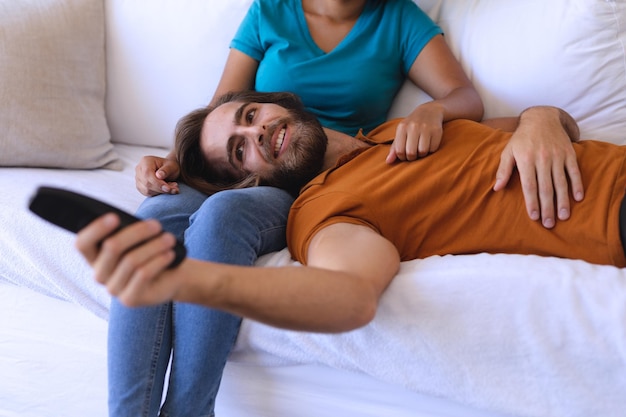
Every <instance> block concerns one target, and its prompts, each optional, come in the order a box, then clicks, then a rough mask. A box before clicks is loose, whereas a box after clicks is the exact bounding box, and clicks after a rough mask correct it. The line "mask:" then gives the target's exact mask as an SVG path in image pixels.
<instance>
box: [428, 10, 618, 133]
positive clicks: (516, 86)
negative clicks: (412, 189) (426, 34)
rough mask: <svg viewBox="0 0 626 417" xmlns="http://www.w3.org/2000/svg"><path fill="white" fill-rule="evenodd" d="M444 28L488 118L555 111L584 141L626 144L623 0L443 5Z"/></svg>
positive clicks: (441, 17) (441, 23) (440, 22)
mask: <svg viewBox="0 0 626 417" xmlns="http://www.w3.org/2000/svg"><path fill="white" fill-rule="evenodd" d="M439 24H440V25H441V26H442V27H443V29H444V31H445V32H446V37H447V40H448V42H449V44H450V45H451V46H452V48H453V50H454V52H455V54H456V55H457V57H459V60H460V61H461V63H462V65H463V67H464V68H465V70H466V72H467V73H468V74H469V75H470V77H471V79H472V81H473V82H474V85H475V86H476V88H477V89H478V92H479V93H480V95H481V96H482V98H483V101H484V103H485V111H486V117H496V116H506V115H516V114H517V113H519V112H520V111H521V110H523V109H524V108H526V107H528V106H532V105H536V104H550V105H555V106H559V107H561V108H563V109H565V110H567V111H568V112H569V113H571V114H572V115H573V116H574V117H575V118H576V120H577V121H578V123H579V125H580V128H581V134H582V137H583V138H595V139H601V140H606V141H611V142H614V143H618V144H626V55H625V48H626V2H625V1H624V0H549V1H519V0H481V1H472V2H461V1H443V4H442V8H441V10H440V20H439Z"/></svg>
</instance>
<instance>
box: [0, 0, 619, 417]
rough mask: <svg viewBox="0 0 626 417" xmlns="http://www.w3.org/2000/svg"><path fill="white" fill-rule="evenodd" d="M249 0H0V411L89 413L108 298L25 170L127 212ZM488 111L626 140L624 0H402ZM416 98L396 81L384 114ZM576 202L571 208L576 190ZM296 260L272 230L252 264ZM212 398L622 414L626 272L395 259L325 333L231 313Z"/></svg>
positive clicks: (199, 97) (264, 403)
mask: <svg viewBox="0 0 626 417" xmlns="http://www.w3.org/2000/svg"><path fill="white" fill-rule="evenodd" d="M250 2H251V0H228V1H226V0H224V1H221V0H216V1H206V0H133V1H128V0H105V1H100V0H30V1H18V2H15V1H11V0H0V54H2V55H3V56H1V57H0V103H1V104H2V108H1V112H0V165H1V166H2V168H0V178H1V179H2V182H3V188H4V192H3V193H1V194H0V202H1V204H2V210H1V211H0V226H1V230H2V234H1V235H0V253H1V254H2V256H1V258H0V317H2V318H0V369H1V370H2V371H1V375H2V377H1V378H0V415H2V416H20V417H24V416H66V417H74V416H86V415H89V416H103V415H106V392H105V391H106V389H105V388H106V370H105V360H106V349H105V343H106V342H105V335H106V319H107V309H108V301H109V297H108V295H107V294H106V292H105V291H104V290H103V289H102V288H101V287H99V286H98V285H96V284H95V283H94V282H93V281H92V279H91V276H90V270H89V268H88V266H87V265H86V264H85V263H84V262H83V261H82V259H81V258H80V257H79V256H78V254H77V253H76V252H75V251H74V249H73V236H72V235H70V234H69V233H67V232H64V231H62V230H60V229H57V228H55V227H53V226H50V225H48V224H46V223H45V222H43V221H41V220H40V219H38V218H36V217H35V216H33V215H31V214H30V213H29V212H28V210H27V209H26V206H27V203H28V199H29V197H30V195H31V194H32V192H33V191H34V189H35V188H36V187H37V186H38V185H42V184H48V185H56V186H62V187H66V188H69V189H73V190H78V191H82V192H85V193H88V194H91V195H94V196H97V197H99V198H102V199H104V200H106V201H108V202H110V203H112V204H115V205H117V206H119V207H121V208H124V209H127V210H129V211H133V210H134V209H136V207H137V206H138V204H139V203H140V202H141V201H142V198H143V197H142V196H141V195H140V194H139V193H138V192H137V191H136V190H135V188H134V165H135V164H136V163H137V161H138V160H139V158H140V156H142V155H144V154H161V155H163V154H165V153H166V152H167V150H168V148H169V147H170V146H171V144H172V131H173V127H174V124H175V122H176V121H177V120H178V118H179V117H181V116H182V115H183V114H185V113H186V112H188V111H189V110H191V109H194V108H196V107H198V106H201V105H204V104H206V103H207V102H208V100H209V99H210V98H211V96H212V93H213V90H214V88H215V86H216V84H217V81H218V79H219V76H220V74H221V70H222V66H223V63H224V60H225V57H226V54H227V52H228V44H229V41H230V39H231V37H232V35H233V34H234V32H235V30H236V28H237V26H238V23H239V21H240V20H241V18H242V16H243V15H244V13H245V11H246V10H247V7H248V5H249V4H250ZM417 3H418V4H419V5H420V6H421V7H422V8H423V9H424V10H425V11H427V12H428V13H429V14H430V16H431V17H432V18H433V19H434V20H435V21H437V22H438V23H439V24H440V25H441V26H442V27H443V29H444V31H445V34H446V39H447V40H448V43H449V44H450V46H451V48H452V50H453V51H454V53H455V54H456V56H457V57H458V59H459V60H460V62H461V63H462V65H463V67H464V68H465V70H466V71H467V73H468V75H469V76H470V78H471V79H472V81H473V82H474V84H475V86H476V88H477V89H478V91H479V93H480V94H481V95H482V98H483V100H484V103H485V107H486V116H487V117H494V116H502V115H512V114H516V113H518V112H519V111H520V110H522V109H524V108H526V107H528V106H530V105H535V104H551V105H556V106H559V107H562V108H564V109H566V110H567V111H569V112H570V113H571V114H572V115H573V116H574V117H575V118H576V119H577V120H578V122H579V124H580V127H581V131H582V135H583V137H585V138H597V139H602V140H608V141H612V142H615V143H618V144H626V53H625V48H626V0H552V1H516V0H472V1H470V0H467V1H457V0H417ZM426 99H427V97H426V96H425V95H424V94H423V93H421V92H419V91H418V90H417V89H415V88H411V87H410V86H408V85H407V86H406V87H405V88H404V89H403V90H402V91H401V93H400V95H399V96H398V99H397V100H396V104H395V106H394V108H393V110H392V113H391V114H390V117H393V116H400V115H403V114H406V112H407V111H408V109H410V108H411V107H412V106H414V105H415V104H416V103H417V102H419V101H421V100H426ZM574 210H575V208H574ZM290 263H292V261H291V259H290V258H289V255H288V253H287V252H286V251H281V252H277V253H275V254H271V255H269V256H266V257H264V258H263V259H261V260H260V261H259V264H260V265H267V264H273V265H274V264H276V265H285V264H290ZM217 410H218V415H220V416H221V415H223V416H230V417H237V416H272V417H280V416H294V415H296V416H299V417H308V416H338V415H341V416H435V415H446V416H465V417H466V416H504V415H517V416H585V417H587V416H592V415H593V416H620V415H623V414H624V410H626V272H624V271H622V270H619V269H616V268H612V267H608V266H597V265H590V264H587V263H584V262H581V261H566V260H560V259H556V258H540V257H535V256H516V255H488V254H478V255H467V256H445V257H432V258H428V259H425V260H416V261H411V262H406V263H404V264H403V265H402V269H401V271H400V273H399V274H398V277H397V278H396V279H395V280H394V282H393V284H392V285H391V287H390V288H389V290H388V291H387V293H386V294H385V297H384V299H383V300H382V303H381V308H380V311H379V313H378V315H377V316H376V318H375V320H374V321H373V322H372V323H371V324H370V325H368V326H366V327H364V328H362V329H359V330H356V331H353V332H349V333H345V334H341V335H319V334H309V333H305V332H290V331H283V330H279V329H273V328H270V327H268V326H264V325H261V324H259V323H255V322H252V321H249V320H244V324H243V327H242V330H241V334H240V337H239V339H238V342H237V346H236V349H235V351H234V352H233V354H232V357H231V360H230V361H229V363H228V365H227V369H226V374H225V377H224V381H223V386H222V389H221V391H220V396H219V401H218V408H217Z"/></svg>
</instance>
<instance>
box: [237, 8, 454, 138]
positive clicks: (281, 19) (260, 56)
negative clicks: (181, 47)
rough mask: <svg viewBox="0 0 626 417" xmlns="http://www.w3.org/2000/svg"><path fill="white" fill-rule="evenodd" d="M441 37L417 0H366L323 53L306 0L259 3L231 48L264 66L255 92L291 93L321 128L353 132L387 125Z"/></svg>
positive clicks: (252, 9)
mask: <svg viewBox="0 0 626 417" xmlns="http://www.w3.org/2000/svg"><path fill="white" fill-rule="evenodd" d="M440 33H442V31H441V29H440V28H439V27H438V26H437V25H436V24H435V23H434V22H433V21H432V20H431V19H430V18H429V17H428V16H427V15H426V14H425V13H424V12H423V11H422V10H420V9H419V8H418V7H417V5H416V4H415V3H413V1H412V0H387V1H384V0H369V1H368V2H367V4H366V6H365V8H364V10H363V12H362V13H361V16H360V17H359V19H358V20H357V22H356V23H355V25H354V27H353V28H352V30H351V31H350V32H349V33H348V35H347V36H346V37H345V38H344V39H343V40H342V41H341V43H340V44H339V45H337V47H336V48H335V49H333V50H332V51H330V52H329V53H325V52H324V51H322V50H321V49H320V48H319V47H318V46H317V45H316V44H315V42H314V41H313V39H312V38H311V35H310V33H309V30H308V26H307V24H306V20H305V17H304V11H303V9H302V2H301V0H255V1H254V3H253V4H252V5H251V6H250V9H249V11H248V14H247V15H246V17H245V18H244V20H243V22H242V23H241V26H240V27H239V29H238V31H237V33H236V35H235V38H234V39H233V41H232V42H231V48H235V49H237V50H239V51H241V52H243V53H245V54H246V55H248V56H250V57H252V58H253V59H255V60H257V61H259V69H258V71H257V76H256V84H255V89H256V90H257V91H290V92H293V93H295V94H297V95H299V96H300V97H301V98H302V100H303V102H304V104H305V106H306V107H307V109H308V110H310V111H311V112H313V113H314V114H315V115H317V117H318V118H319V119H320V121H321V123H322V125H324V126H325V127H329V128H331V129H335V130H339V131H342V132H344V133H347V134H350V135H355V134H356V133H357V131H358V130H359V129H360V128H363V130H364V131H365V132H368V131H369V130H371V129H373V128H374V127H376V126H378V125H379V124H381V123H383V122H384V121H385V120H386V118H387V113H388V112H389V109H390V107H391V104H392V102H393V99H394V97H395V95H396V93H397V92H398V90H399V89H400V87H401V86H402V84H403V82H404V80H405V79H406V75H407V73H408V71H409V69H410V68H411V65H412V64H413V62H414V61H415V58H416V57H417V55H418V54H419V53H420V51H421V50H422V48H423V47H424V46H425V45H426V44H427V43H428V42H429V41H430V40H431V39H432V38H433V36H435V35H437V34H440Z"/></svg>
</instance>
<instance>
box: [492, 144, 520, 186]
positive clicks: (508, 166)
mask: <svg viewBox="0 0 626 417" xmlns="http://www.w3.org/2000/svg"><path fill="white" fill-rule="evenodd" d="M514 168H515V158H514V157H513V155H512V154H511V153H510V152H508V150H507V148H504V151H502V155H500V165H498V170H497V171H496V182H495V184H494V186H493V190H494V191H500V190H502V189H503V188H504V187H506V185H507V184H508V183H509V180H510V179H511V175H513V169H514Z"/></svg>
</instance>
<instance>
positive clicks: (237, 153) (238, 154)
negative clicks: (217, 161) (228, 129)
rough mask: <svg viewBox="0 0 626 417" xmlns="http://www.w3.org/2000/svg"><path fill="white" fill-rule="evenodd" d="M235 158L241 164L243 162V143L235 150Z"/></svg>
mask: <svg viewBox="0 0 626 417" xmlns="http://www.w3.org/2000/svg"><path fill="white" fill-rule="evenodd" d="M235 158H236V159H237V160H238V161H239V162H241V161H242V160H243V142H242V143H240V144H239V145H237V147H236V148H235Z"/></svg>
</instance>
